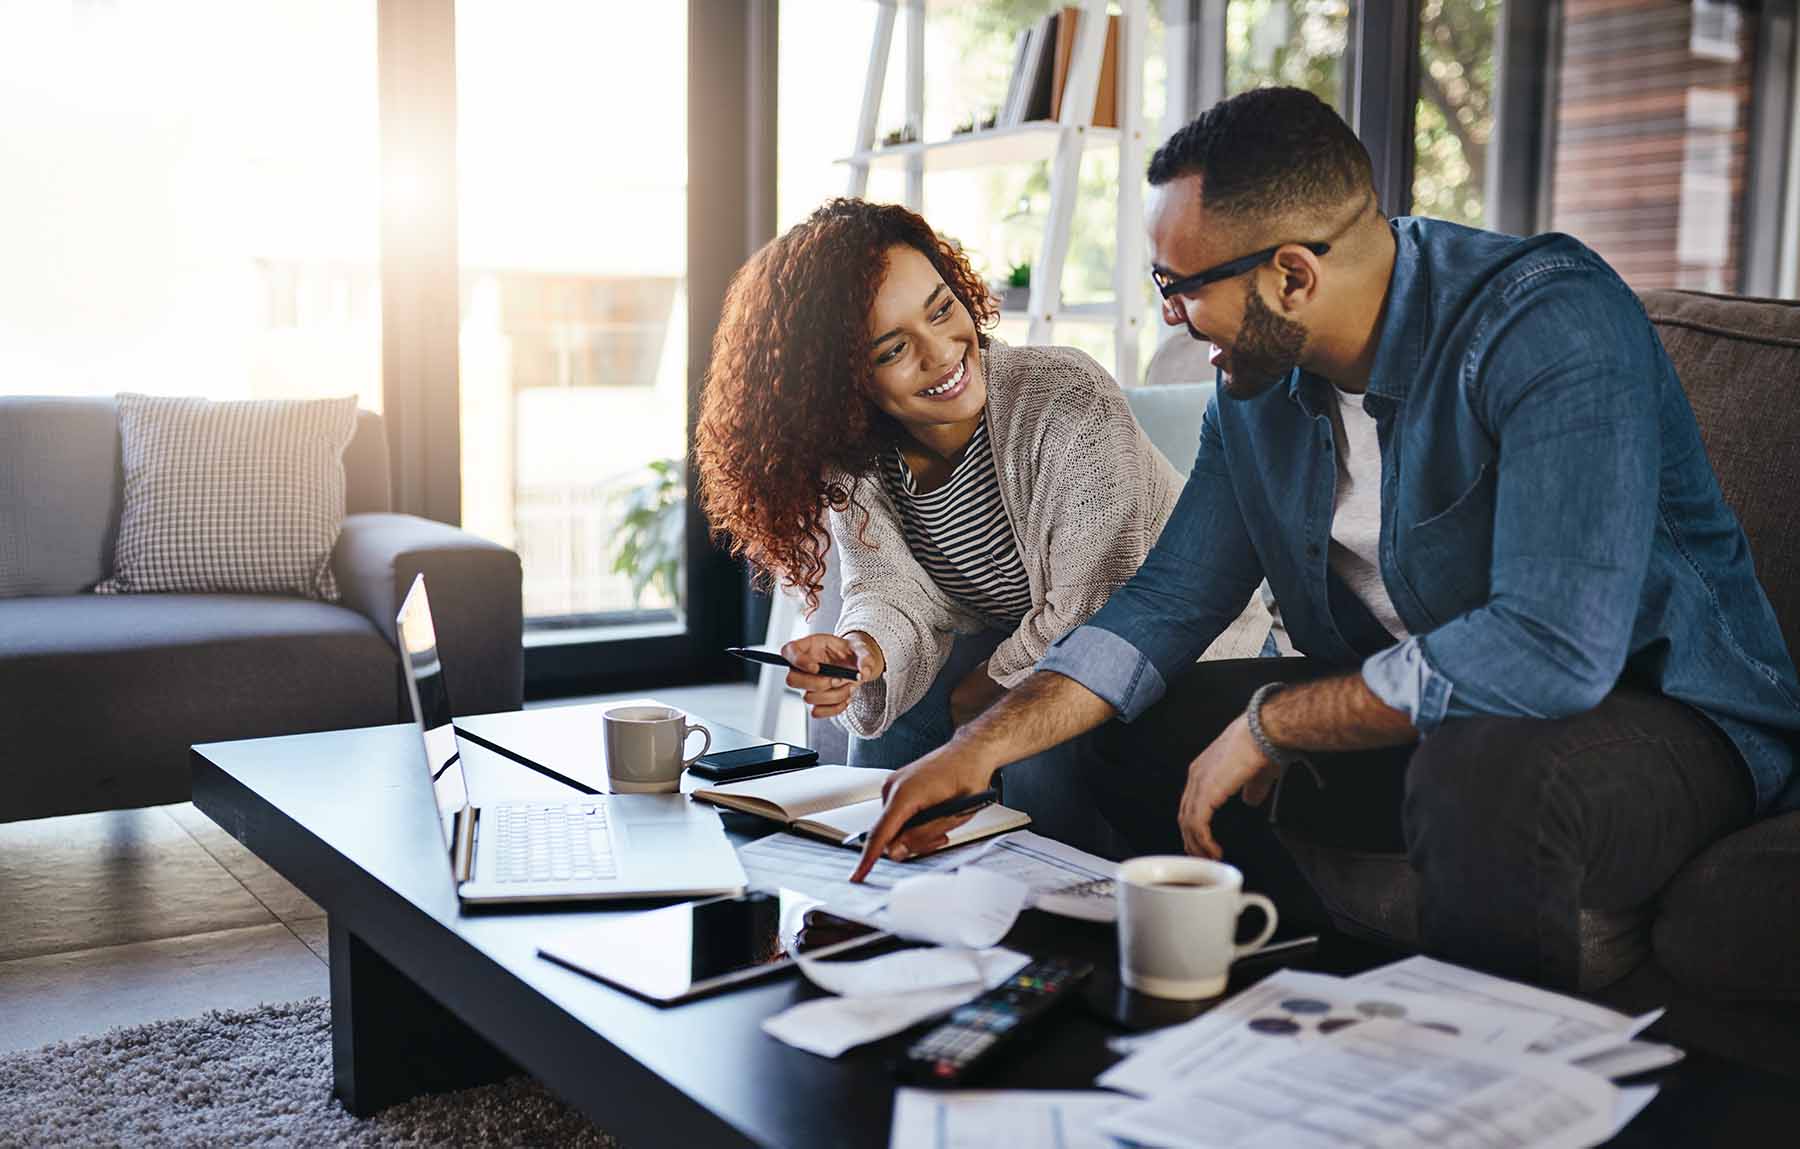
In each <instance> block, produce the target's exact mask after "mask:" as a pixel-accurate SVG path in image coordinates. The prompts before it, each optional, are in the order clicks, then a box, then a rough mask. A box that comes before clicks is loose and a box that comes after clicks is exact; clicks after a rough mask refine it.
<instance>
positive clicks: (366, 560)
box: [331, 513, 525, 722]
mask: <svg viewBox="0 0 1800 1149" xmlns="http://www.w3.org/2000/svg"><path fill="white" fill-rule="evenodd" d="M331 569H332V573H333V574H335V575H336V576H337V582H338V591H339V593H340V594H342V596H343V601H344V605H345V606H347V607H349V608H350V609H352V610H355V611H357V612H358V613H359V614H362V615H363V616H365V617H366V618H368V619H369V621H370V622H372V623H374V624H375V629H376V630H378V631H380V632H381V634H382V636H383V637H384V638H386V639H387V640H388V642H389V643H390V644H391V643H393V642H394V616H395V615H396V614H397V613H399V610H400V600H401V599H403V598H404V597H405V596H406V591H407V588H408V587H410V586H411V585H412V580H413V576H414V575H416V574H419V573H421V572H422V573H423V574H424V575H425V581H426V583H427V584H428V585H429V586H430V587H431V614H432V618H433V619H434V620H435V621H436V623H437V630H438V647H439V649H440V650H441V651H442V652H443V655H444V662H445V663H446V664H447V665H448V666H449V667H450V668H451V669H450V670H449V672H448V674H447V675H446V677H447V679H448V681H449V684H450V704H451V708H452V710H453V712H454V713H456V714H458V715H467V714H489V713H493V712H496V711H502V710H517V709H519V708H520V706H521V705H523V701H524V695H525V640H524V632H525V610H524V601H523V589H522V577H521V574H520V568H519V556H518V555H516V554H514V553H513V552H512V551H510V550H508V549H507V548H505V547H503V546H500V545H499V544H497V543H491V542H488V541H487V540H486V539H481V538H477V537H476V536H474V535H472V534H470V533H468V532H467V531H464V530H461V529H459V528H457V527H452V526H449V525H447V524H444V523H439V522H434V521H432V520H430V519H422V518H419V517H418V516H416V515H399V514H388V513H366V514H356V515H348V516H346V517H345V519H344V529H343V533H342V534H341V535H339V536H338V542H337V547H336V549H334V550H333V551H332V554H331ZM402 697H404V693H403V694H402ZM403 708H404V704H403ZM410 718H411V715H410V714H401V715H399V716H398V717H397V719H396V721H402V722H404V721H409V720H410Z"/></svg>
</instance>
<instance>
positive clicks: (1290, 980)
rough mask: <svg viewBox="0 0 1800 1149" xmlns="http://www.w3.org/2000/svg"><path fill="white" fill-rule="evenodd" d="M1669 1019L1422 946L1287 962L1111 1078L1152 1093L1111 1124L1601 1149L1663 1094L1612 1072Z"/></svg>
mask: <svg viewBox="0 0 1800 1149" xmlns="http://www.w3.org/2000/svg"><path fill="white" fill-rule="evenodd" d="M1658 1016H1660V1012H1659V1013H1651V1014H1646V1015H1644V1016H1642V1017H1636V1018H1633V1017H1627V1016H1625V1015H1624V1014H1619V1013H1614V1012H1613V1011H1611V1010H1607V1009H1602V1008H1600V1007H1598V1006H1593V1005H1589V1004H1587V1003H1585V1002H1579V1001H1575V1000H1573V999H1571V998H1567V997H1563V996H1562V995H1560V994H1554V993H1548V992H1546V991H1543V990H1538V989H1533V988H1531V987H1529V986H1524V985H1520V984H1518V983H1516V982H1510V981H1506V980H1504V979H1502V978H1497V977H1491V976H1489V975H1487V974H1482V973H1477V972H1475V971H1473V970H1467V969H1462V968H1460V967H1458V966H1453V965H1449V964H1446V963H1444V962H1439V961H1433V960H1432V959H1430V958H1422V957H1421V958H1409V959H1407V960H1406V961H1403V962H1398V963H1396V964H1394V965H1390V966H1384V967H1382V968H1380V969H1376V970H1371V971H1369V972H1368V973H1365V974H1362V975H1360V976H1358V977H1355V978H1351V979H1343V978H1335V977H1329V976H1326V975H1324V974H1312V973H1301V972H1298V971H1293V970H1282V971H1279V972H1277V973H1274V974H1271V975H1270V976H1269V977H1267V978H1265V979H1263V980H1262V981H1261V982H1259V983H1258V984H1257V985H1255V986H1252V987H1251V988H1250V989H1247V990H1245V991H1244V992H1243V993H1241V994H1239V995H1237V996H1236V997H1234V998H1232V999H1231V1000H1229V1001H1226V1002H1224V1003H1222V1004H1220V1005H1219V1006H1218V1007H1216V1008H1214V1009H1213V1010H1211V1011H1210V1012H1208V1013H1206V1014H1204V1015H1202V1016H1201V1017H1198V1018H1196V1019H1194V1020H1193V1021H1191V1022H1188V1023H1186V1024H1185V1025H1180V1026H1176V1027H1173V1028H1171V1029H1169V1030H1166V1031H1164V1032H1162V1033H1160V1034H1157V1035H1156V1036H1155V1037H1153V1038H1152V1039H1151V1040H1149V1041H1147V1042H1144V1043H1143V1044H1141V1045H1139V1046H1137V1048H1136V1050H1135V1052H1133V1053H1132V1054H1131V1056H1129V1057H1127V1058H1126V1059H1125V1060H1124V1061H1122V1062H1120V1063H1119V1064H1118V1065H1115V1066H1114V1067H1113V1068H1111V1069H1110V1070H1108V1071H1107V1072H1106V1073H1104V1074H1102V1075H1101V1076H1100V1079H1099V1082H1098V1084H1100V1085H1103V1086H1106V1087H1108V1088H1112V1089H1118V1090H1121V1091H1123V1092H1126V1093H1130V1094H1134V1095H1136V1096H1137V1097H1140V1098H1142V1099H1143V1100H1142V1101H1140V1102H1138V1103H1136V1104H1133V1105H1127V1106H1124V1107H1121V1108H1119V1109H1116V1110H1114V1111H1112V1112H1110V1113H1109V1114H1108V1115H1107V1116H1106V1118H1105V1119H1104V1120H1103V1121H1102V1122H1101V1123H1100V1128H1101V1129H1102V1130H1104V1131H1105V1132H1106V1133H1108V1134H1110V1135H1112V1136H1115V1137H1118V1138H1121V1139H1124V1140H1127V1141H1130V1142H1133V1143H1136V1144H1141V1145H1146V1146H1213V1145H1219V1146H1225V1145H1237V1144H1247V1143H1249V1141H1247V1140H1245V1139H1246V1138H1249V1137H1251V1136H1252V1135H1254V1137H1255V1138H1256V1140H1255V1143H1256V1144H1268V1145H1285V1144H1307V1145H1319V1146H1335V1145H1345V1146H1349V1145H1364V1144H1372V1143H1380V1144H1384V1145H1386V1144H1394V1145H1433V1144H1443V1143H1448V1140H1447V1139H1452V1138H1450V1136H1449V1135H1450V1132H1451V1131H1452V1130H1461V1131H1463V1132H1464V1133H1471V1132H1479V1136H1477V1137H1474V1138H1473V1139H1472V1140H1471V1143H1480V1144H1489V1143H1493V1144H1506V1145H1516V1146H1521V1147H1523V1146H1555V1147H1565V1146H1566V1147H1570V1149H1574V1147H1579V1146H1586V1145H1594V1144H1598V1143H1599V1142H1601V1141H1604V1140H1606V1139H1607V1138H1609V1137H1611V1136H1612V1135H1613V1134H1614V1133H1616V1132H1617V1131H1618V1130H1619V1129H1620V1128H1621V1127H1622V1126H1623V1125H1624V1124H1625V1123H1626V1122H1627V1121H1629V1120H1631V1118H1632V1117H1633V1116H1635V1115H1636V1114H1637V1113H1638V1111H1639V1110H1641V1109H1642V1108H1643V1107H1644V1106H1645V1105H1647V1104H1649V1102H1650V1099H1651V1098H1652V1097H1654V1096H1655V1095H1656V1090H1655V1088H1654V1087H1640V1088H1634V1089H1618V1088H1616V1087H1614V1086H1613V1084H1612V1083H1611V1082H1610V1081H1609V1080H1607V1078H1606V1076H1605V1074H1604V1072H1601V1071H1597V1070H1598V1069H1599V1068H1600V1067H1601V1066H1602V1065H1603V1064H1604V1056H1603V1055H1605V1054H1606V1053H1607V1052H1608V1051H1612V1050H1617V1049H1618V1048H1620V1047H1621V1046H1624V1045H1626V1044H1627V1043H1629V1042H1630V1041H1631V1038H1632V1037H1633V1036H1634V1035H1635V1034H1636V1033H1637V1032H1638V1031H1639V1030H1641V1029H1643V1028H1644V1027H1645V1026H1647V1025H1649V1024H1650V1023H1651V1022H1652V1021H1655V1020H1656V1018H1657V1017H1658ZM1658 1048H1660V1047H1658Z"/></svg>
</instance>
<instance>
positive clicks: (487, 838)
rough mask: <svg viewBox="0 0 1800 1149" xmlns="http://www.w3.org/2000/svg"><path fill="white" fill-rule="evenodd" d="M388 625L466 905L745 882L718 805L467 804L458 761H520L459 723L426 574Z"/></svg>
mask: <svg viewBox="0 0 1800 1149" xmlns="http://www.w3.org/2000/svg"><path fill="white" fill-rule="evenodd" d="M395 628H396V630H397V632H398V637H399V646H400V666H401V668H402V670H403V671H404V673H405V675H406V690H407V694H408V696H409V697H410V699H411V701H412V710H413V719H414V720H415V721H416V722H417V723H418V726H419V736H420V738H421V740H422V741H423V743H424V746H425V761H426V764H427V766H428V768H429V769H430V771H431V784H432V789H433V791H435V793H436V796H437V807H438V819H439V822H440V823H441V824H442V826H443V830H444V845H445V848H446V850H448V852H449V854H450V861H451V868H452V870H453V872H454V874H455V878H456V888H457V893H458V895H459V896H460V897H461V898H462V900H463V902H464V903H465V904H470V905H498V904H504V903H511V902H548V901H559V902H560V901H603V900H606V899H611V898H651V897H701V896H706V895H711V894H738V893H742V892H743V890H744V887H745V884H746V883H745V878H744V868H743V867H742V866H741V865H739V864H738V860H737V852H736V851H735V850H733V849H732V848H731V843H730V842H729V841H728V840H727V839H726V837H725V830H724V827H723V826H722V825H721V824H720V822H719V815H718V812H717V811H716V810H713V809H710V808H708V807H705V806H700V805H696V804H695V803H692V802H690V801H688V799H687V798H686V797H685V796H684V795H681V794H596V795H593V796H591V797H581V798H576V797H573V796H571V798H570V799H568V800H542V799H539V800H535V801H526V800H512V801H502V802H484V803H481V804H475V803H472V802H471V801H470V800H469V787H468V782H467V778H466V776H465V774H464V771H463V765H464V763H465V762H470V761H481V760H482V759H484V758H485V759H488V760H490V761H492V762H493V763H494V765H495V769H496V774H495V776H499V777H504V771H505V770H517V769H519V768H520V767H518V766H517V765H515V764H514V763H512V762H511V761H509V760H508V758H507V757H505V756H502V755H499V754H496V753H495V752H494V751H492V750H490V749H488V748H487V747H485V746H482V745H481V744H479V743H476V742H473V741H471V740H469V739H467V738H464V737H462V736H461V735H460V734H459V733H458V732H457V730H456V727H455V724H454V723H453V721H452V719H451V713H450V693H449V688H448V687H447V685H446V684H445V680H444V666H443V662H442V661H441V660H440V659H439V657H438V650H437V628H436V626H435V625H434V624H433V622H432V619H431V602H430V600H429V599H428V598H427V596H426V593H425V576H424V575H419V576H418V577H416V578H415V579H413V584H412V589H411V590H409V591H407V594H406V601H405V602H404V603H402V604H401V606H400V614H399V617H398V618H397V619H396V620H395ZM594 751H595V754H596V755H598V754H599V747H598V746H596V747H595V748H594ZM502 764H503V765H502ZM485 765H486V763H484V766H485ZM482 773H483V776H486V775H487V774H488V773H489V772H488V771H487V770H483V772H482Z"/></svg>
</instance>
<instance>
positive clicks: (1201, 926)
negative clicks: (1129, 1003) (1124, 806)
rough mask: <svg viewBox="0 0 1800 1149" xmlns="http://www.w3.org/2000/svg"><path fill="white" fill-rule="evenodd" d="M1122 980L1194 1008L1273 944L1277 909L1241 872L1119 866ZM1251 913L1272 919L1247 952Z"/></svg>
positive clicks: (1195, 861) (1174, 863) (1174, 857)
mask: <svg viewBox="0 0 1800 1149" xmlns="http://www.w3.org/2000/svg"><path fill="white" fill-rule="evenodd" d="M1116 888H1117V891H1118V893H1117V897H1118V903H1119V980H1120V981H1122V982H1124V983H1125V985H1126V986H1127V987H1128V988H1130V989H1134V990H1136V991H1138V992H1139V993H1147V994H1149V995H1150V996H1152V997H1166V998H1174V999H1176V1000H1180V1001H1194V1000H1197V999H1199V998H1203V997H1213V996H1215V995H1217V994H1220V993H1223V992H1225V982H1226V980H1227V978H1228V976H1229V975H1230V972H1231V963H1232V962H1234V961H1236V960H1237V959H1238V958H1241V957H1244V956H1245V955H1247V954H1252V953H1255V952H1256V951H1257V950H1259V949H1261V948H1262V947H1263V946H1265V945H1267V944H1268V942H1269V938H1270V937H1272V936H1273V935H1274V933H1275V921H1276V917H1275V904H1274V903H1273V902H1271V901H1269V899H1268V898H1265V897H1263V896H1262V895H1261V894H1246V893H1244V892H1243V889H1244V875H1243V874H1242V873H1241V872H1239V871H1238V869H1237V868H1236V867H1235V866H1228V865H1226V864H1225V863H1223V862H1210V861H1207V860H1206V859H1205V858H1190V857H1187V856H1185V855H1178V854H1166V855H1154V856H1151V857H1147V858H1133V859H1131V860H1130V861H1128V862H1125V863H1124V864H1122V865H1121V866H1120V867H1119V875H1118V882H1117V886H1116ZM1246 906H1256V907H1258V908H1260V909H1261V910H1262V912H1263V915H1264V916H1265V917H1266V918H1267V919H1268V920H1267V921H1266V922H1264V923H1263V929H1262V933H1261V934H1260V935H1258V936H1257V938H1256V940H1255V941H1253V942H1251V943H1250V944H1248V945H1238V944H1237V922H1238V915H1239V914H1240V913H1242V912H1243V910H1244V907H1246Z"/></svg>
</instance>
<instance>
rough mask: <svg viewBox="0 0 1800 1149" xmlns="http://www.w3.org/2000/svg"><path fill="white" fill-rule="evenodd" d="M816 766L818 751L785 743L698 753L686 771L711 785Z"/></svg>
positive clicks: (769, 743)
mask: <svg viewBox="0 0 1800 1149" xmlns="http://www.w3.org/2000/svg"><path fill="white" fill-rule="evenodd" d="M818 764H819V752H818V751H817V750H808V749H807V748H806V747H804V746H789V745H788V744H786V743H785V742H768V743H764V744H763V745H761V746H746V747H744V748H743V749H742V750H718V751H715V752H713V753H711V754H702V755H701V756H700V757H698V758H696V759H695V760H694V764H693V765H692V766H689V767H688V769H689V770H692V771H693V772H694V773H695V774H698V775H699V776H700V777H702V778H707V779H710V780H711V781H714V782H732V781H735V780H737V779H739V778H754V777H756V776H757V775H759V774H779V773H781V772H782V771H784V770H799V769H802V768H804V767H807V766H817V765H818Z"/></svg>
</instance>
